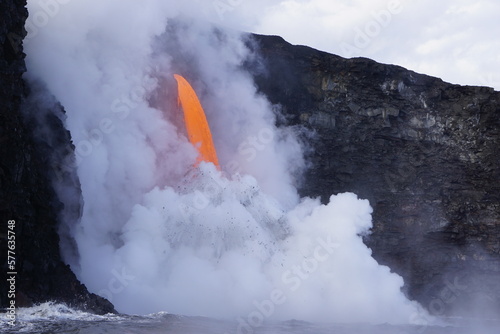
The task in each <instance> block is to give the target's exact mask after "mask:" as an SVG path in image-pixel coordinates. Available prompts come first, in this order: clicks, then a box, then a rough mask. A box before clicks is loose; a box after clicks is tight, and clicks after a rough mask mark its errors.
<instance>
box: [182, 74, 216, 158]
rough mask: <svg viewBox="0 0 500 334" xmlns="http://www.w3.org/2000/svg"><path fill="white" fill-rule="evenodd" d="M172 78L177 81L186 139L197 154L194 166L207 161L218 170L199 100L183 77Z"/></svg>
mask: <svg viewBox="0 0 500 334" xmlns="http://www.w3.org/2000/svg"><path fill="white" fill-rule="evenodd" d="M174 77H175V80H177V87H178V91H179V99H178V102H179V105H180V106H181V107H182V111H183V112H184V122H185V123H186V130H187V134H188V138H189V141H190V142H191V144H193V145H194V147H196V148H197V149H198V152H199V155H198V159H197V160H196V165H198V164H199V163H200V162H201V161H207V162H212V163H213V164H214V165H215V166H216V167H217V168H219V160H218V159H217V152H216V151H215V147H214V143H213V141H212V133H211V132H210V128H209V127H208V122H207V118H206V117H205V112H204V111H203V108H202V106H201V103H200V100H198V96H196V92H195V91H194V89H193V87H191V85H190V84H189V82H187V80H186V79H184V77H182V76H181V75H178V74H174Z"/></svg>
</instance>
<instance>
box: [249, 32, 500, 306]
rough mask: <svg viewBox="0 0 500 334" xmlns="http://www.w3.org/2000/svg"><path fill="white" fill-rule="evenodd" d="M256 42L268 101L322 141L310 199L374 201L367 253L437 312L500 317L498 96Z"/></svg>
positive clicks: (316, 146)
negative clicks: (481, 311) (348, 196)
mask: <svg viewBox="0 0 500 334" xmlns="http://www.w3.org/2000/svg"><path fill="white" fill-rule="evenodd" d="M252 39H253V42H252V43H250V45H253V48H254V49H255V52H256V53H258V54H260V56H261V64H259V66H255V64H249V65H248V66H249V68H250V69H255V68H257V70H254V73H255V74H254V77H255V81H256V84H257V87H258V89H259V91H260V92H261V93H263V94H264V95H266V96H267V97H268V98H269V100H270V101H271V102H272V103H275V104H280V105H282V106H283V113H284V114H285V117H286V119H287V120H288V122H289V124H293V125H301V126H305V127H307V128H309V129H310V130H312V131H314V133H315V136H314V137H313V139H312V140H309V142H308V143H309V145H311V146H312V148H313V150H312V151H311V152H310V156H309V159H310V161H311V163H312V166H313V167H312V168H311V169H309V171H308V172H307V175H306V180H305V182H304V183H303V186H302V188H301V193H302V195H307V196H318V195H319V196H321V198H322V200H323V201H325V200H327V199H328V198H329V196H330V195H331V194H335V193H340V192H354V193H356V194H358V196H360V197H361V198H367V199H369V200H370V203H371V205H372V206H373V208H374V214H373V221H374V227H373V233H372V234H371V235H370V236H369V237H366V238H365V243H366V244H367V245H368V246H369V247H370V248H371V249H372V250H373V256H374V257H375V259H376V260H377V261H379V263H381V264H386V265H388V266H389V267H390V268H391V269H392V270H393V271H395V272H396V273H398V274H400V275H401V276H403V278H404V279H405V282H406V293H407V295H408V296H409V297H410V298H412V299H416V300H418V301H419V302H421V303H422V304H423V305H424V306H425V307H427V308H429V309H430V310H431V312H433V313H435V314H449V313H452V312H468V311H471V310H467V304H468V305H469V306H470V307H471V308H474V307H476V308H477V307H479V305H483V306H485V307H486V308H489V309H492V310H493V309H494V310H497V311H496V312H499V311H498V310H500V93H499V92H496V91H494V90H493V89H492V88H488V87H471V86H459V85H453V84H449V83H446V82H444V81H442V80H441V79H438V78H434V77H430V76H426V75H422V74H418V73H415V72H413V71H409V70H406V69H404V68H402V67H400V66H394V65H384V64H380V63H377V62H375V61H373V60H370V59H366V58H353V59H344V58H342V57H339V56H336V55H331V54H327V53H324V52H320V51H317V50H314V49H312V48H309V47H305V46H293V45H291V44H289V43H287V42H286V41H284V40H283V39H282V38H281V37H277V36H261V35H253V36H252ZM263 68H264V70H262V69H263ZM450 282H454V283H450ZM453 285H454V286H453ZM450 286H451V287H450ZM457 287H458V288H457ZM472 311H473V310H472ZM469 314H471V313H469ZM496 315H497V316H498V313H497V314H496Z"/></svg>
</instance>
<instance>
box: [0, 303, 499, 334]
mask: <svg viewBox="0 0 500 334" xmlns="http://www.w3.org/2000/svg"><path fill="white" fill-rule="evenodd" d="M0 332H1V333H33V334H49V333H75V334H76V333H79V334H101V333H102V334H104V333H106V334H115V333H116V334H128V333H134V334H152V333H158V334H160V333H175V334H197V333H200V334H202V333H203V334H215V333H217V334H258V333H266V334H267V333H268V334H270V333H276V334H281V333H296V334H323V333H324V334H326V333H335V334H421V333H426V334H498V333H499V332H500V319H497V320H493V319H490V320H484V319H483V320H479V319H464V318H448V319H442V320H441V321H440V325H391V324H360V323H358V324H340V323H331V324H328V323H321V324H320V323H310V322H304V321H298V320H289V321H284V322H267V323H263V324H260V325H258V326H255V327H252V326H250V325H248V323H245V324H243V323H242V322H241V319H234V320H220V319H212V318H206V317H187V316H182V315H173V314H169V313H166V312H160V313H155V314H151V315H146V316H135V315H113V314H108V315H103V316H99V315H94V314H90V313H86V312H82V311H77V310H73V309H71V308H69V307H67V306H65V305H62V304H53V303H45V304H41V305H38V306H35V307H31V308H21V309H18V310H17V320H16V323H15V326H11V325H10V324H8V319H7V317H6V314H5V313H3V314H2V315H1V316H0Z"/></svg>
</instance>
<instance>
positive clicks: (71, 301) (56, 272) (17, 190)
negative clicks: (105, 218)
mask: <svg viewBox="0 0 500 334" xmlns="http://www.w3.org/2000/svg"><path fill="white" fill-rule="evenodd" d="M25 6H26V1H13V0H8V1H2V2H1V3H0V13H1V15H2V20H1V21H0V78H1V81H0V105H1V106H2V111H1V114H0V156H1V157H2V160H1V161H0V189H1V191H0V219H1V222H0V226H1V228H2V230H1V231H0V250H1V252H2V254H3V256H6V255H7V228H8V221H9V220H14V221H15V228H14V232H15V241H16V244H15V258H16V264H15V268H14V269H15V271H16V272H17V275H16V284H15V286H16V307H22V306H31V305H33V304H38V303H43V302H47V301H55V302H60V303H65V304H67V305H68V306H71V307H74V308H77V309H82V310H85V311H90V312H93V313H99V314H104V313H110V312H111V313H114V312H116V311H115V310H114V307H113V305H112V304H111V303H110V302H109V301H107V300H105V299H103V298H101V297H99V296H97V295H95V294H91V293H89V292H88V291H87V288H86V287H85V286H84V285H83V284H81V283H80V282H78V280H77V279H76V276H75V275H74V274H73V272H72V271H71V269H70V268H69V266H67V265H66V264H64V263H63V261H62V260H61V255H60V248H59V247H60V246H59V236H58V233H57V230H58V218H59V215H61V214H62V213H63V212H71V210H69V211H68V208H65V207H64V206H63V204H62V202H61V200H60V199H59V198H58V197H57V195H56V193H55V191H54V188H53V184H52V182H51V180H52V179H53V175H51V173H54V172H55V170H54V159H59V158H62V157H64V156H66V155H68V154H70V152H69V151H68V150H67V149H66V148H67V147H68V146H70V147H71V145H72V144H71V138H70V136H69V133H68V132H67V131H66V129H65V128H64V124H63V122H62V121H61V119H59V118H58V117H56V115H57V113H59V114H62V113H63V110H62V108H61V107H60V106H59V110H52V111H51V112H47V110H44V106H42V105H41V104H40V103H38V102H39V101H36V100H34V99H33V98H34V96H35V90H38V89H40V88H36V89H35V90H34V88H35V87H33V86H30V85H28V84H27V83H26V82H25V81H24V80H23V78H22V76H23V73H24V72H25V71H26V67H25V65H24V57H25V55H24V53H23V52H22V44H21V41H22V38H23V37H24V36H25V34H26V32H25V30H24V22H25V20H26V18H27V16H28V12H27V10H26V8H25ZM52 107H54V108H57V105H56V104H54V105H52ZM23 109H24V111H25V112H26V111H27V110H28V109H29V111H31V116H32V117H26V114H25V115H23ZM35 115H36V116H35ZM41 127H45V128H46V129H48V131H49V132H48V133H46V136H45V137H44V136H43V135H40V136H35V132H36V131H35V129H37V130H39V129H40V128H41ZM54 140H56V141H58V142H59V144H60V145H59V146H56V145H54ZM64 150H65V151H64ZM58 157H59V158H58ZM56 163H57V162H56ZM68 177H69V175H63V178H68ZM78 186H79V185H78V184H75V188H74V190H75V191H79V188H78ZM70 209H71V208H70ZM77 209H78V208H76V210H77ZM72 210H73V211H74V210H75V208H73V209H72ZM9 271H13V270H9V268H8V266H7V261H2V279H1V283H0V290H1V291H3V293H1V294H0V307H2V308H4V307H7V306H8V305H9V303H10V299H9V298H8V294H7V293H6V292H7V291H9V287H8V286H7V277H6V274H7V272H9Z"/></svg>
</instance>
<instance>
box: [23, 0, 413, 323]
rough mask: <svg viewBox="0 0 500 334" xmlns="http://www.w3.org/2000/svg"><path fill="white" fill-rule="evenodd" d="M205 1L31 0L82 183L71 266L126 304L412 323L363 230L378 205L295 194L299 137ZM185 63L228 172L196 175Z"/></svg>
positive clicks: (35, 69)
mask: <svg viewBox="0 0 500 334" xmlns="http://www.w3.org/2000/svg"><path fill="white" fill-rule="evenodd" d="M202 6H203V5H202V2H196V1H184V2H182V5H181V4H180V2H175V1H160V0H156V1H153V0H151V1H145V2H144V1H143V2H138V1H132V0H120V1H118V0H113V1H112V0H109V1H78V0H73V1H62V0H53V1H40V2H38V1H34V0H33V1H29V11H30V13H31V15H32V16H33V15H35V14H36V13H46V16H47V17H48V20H47V22H46V24H45V25H44V26H43V27H39V29H37V30H36V31H32V32H31V33H32V34H33V35H32V37H33V38H28V39H27V40H26V46H25V47H26V52H27V55H28V56H27V65H28V71H29V76H30V77H32V78H38V79H40V80H42V81H43V82H44V83H45V84H46V85H47V87H48V88H49V90H50V91H51V92H52V93H53V94H54V95H55V96H56V98H57V99H58V100H59V101H60V102H61V103H62V104H63V105H64V107H65V109H66V111H67V127H68V129H69V130H70V131H71V134H72V137H73V141H74V144H75V146H76V163H75V166H76V168H77V172H78V175H79V178H80V181H81V184H82V192H83V199H84V209H83V216H82V218H81V222H80V223H79V224H78V225H77V226H70V228H71V231H72V234H73V237H74V239H75V241H76V245H77V251H78V254H79V256H77V257H72V256H70V254H73V250H71V249H63V252H64V253H65V255H66V258H67V260H68V261H69V262H70V264H71V267H72V268H73V270H74V271H75V272H76V274H77V276H78V277H79V278H80V279H81V280H82V282H83V283H85V284H86V285H87V287H88V288H89V290H90V291H92V292H95V293H98V294H100V295H102V296H104V297H106V298H109V299H110V300H111V301H112V302H113V303H114V305H115V306H116V308H117V310H119V311H121V312H126V313H136V314H146V313H151V312H158V311H167V312H172V313H178V314H186V315H206V316H213V317H224V318H227V317H239V319H240V321H243V322H245V323H251V322H252V321H253V322H254V323H255V322H256V321H261V320H262V319H268V318H269V319H291V318H296V319H303V320H316V321H340V322H346V321H369V322H378V323H380V322H393V323H408V322H409V321H410V320H411V319H410V318H411V316H412V315H414V314H416V313H417V312H418V311H419V306H418V305H417V304H416V303H413V302H410V301H408V300H407V299H406V298H405V297H404V295H403V294H402V293H401V292H400V288H401V287H402V285H403V280H402V279H401V278H400V277H399V276H397V275H395V274H393V273H391V272H390V270H389V268H387V267H384V266H380V265H378V264H377V263H376V261H375V260H374V259H373V258H372V257H371V251H370V250H369V249H368V248H367V247H366V246H365V245H364V244H363V242H362V239H361V237H360V235H362V234H365V233H367V231H368V230H369V228H370V227H371V208H370V206H369V204H368V202H367V201H366V200H360V199H358V198H357V197H356V196H355V195H354V194H340V195H336V196H332V198H331V199H330V203H329V204H328V205H326V206H325V205H321V204H320V203H319V201H318V200H316V199H310V198H303V199H300V198H299V196H298V195H297V191H296V181H297V176H298V175H300V172H301V171H302V170H303V169H304V166H305V162H304V159H303V158H302V149H301V145H300V141H299V140H298V139H297V136H296V132H295V131H293V129H290V128H283V127H282V128H278V127H276V125H275V121H276V117H277V116H276V113H275V112H274V111H273V106H272V105H270V103H269V102H268V101H267V100H266V99H265V98H264V97H263V96H260V95H258V94H257V93H256V89H255V87H254V84H253V82H252V79H251V77H250V75H249V74H248V73H246V72H245V71H244V70H243V69H242V67H241V66H240V65H241V64H242V62H243V61H244V60H246V59H248V58H249V57H253V55H252V54H250V53H249V51H248V49H247V48H246V47H245V41H244V37H243V36H241V35H240V34H238V33H235V32H233V31H230V30H228V31H222V30H219V29H217V28H214V27H213V26H211V25H210V24H209V23H207V22H203V21H202V20H201V18H202V17H204V15H205V14H204V13H206V11H204V8H202ZM47 8H49V9H50V11H48V10H47ZM196 8H199V9H196ZM51 13H52V14H51ZM39 15H41V14H39ZM173 73H180V74H182V75H184V76H186V78H187V79H188V80H190V81H191V84H192V85H193V86H194V88H195V90H196V91H197V92H198V94H199V95H200V99H201V102H202V104H203V106H204V108H205V111H206V113H207V118H208V121H209V123H210V125H211V129H212V132H213V137H214V142H215V146H216V148H217V150H218V153H219V160H220V163H221V166H222V169H223V171H222V172H219V171H218V170H216V169H215V167H214V166H213V165H210V164H206V163H202V164H201V165H200V168H199V170H197V171H193V168H192V165H193V162H194V161H195V158H196V150H195V149H194V148H193V147H192V146H191V145H190V144H189V142H188V141H187V139H186V137H185V134H184V133H183V129H182V126H179V122H178V112H179V111H178V110H177V107H176V95H175V94H176V90H175V86H174V82H173V78H172V75H173ZM259 317H260V318H259ZM256 319H257V320H256Z"/></svg>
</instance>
